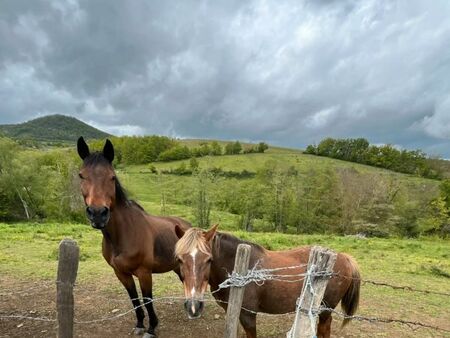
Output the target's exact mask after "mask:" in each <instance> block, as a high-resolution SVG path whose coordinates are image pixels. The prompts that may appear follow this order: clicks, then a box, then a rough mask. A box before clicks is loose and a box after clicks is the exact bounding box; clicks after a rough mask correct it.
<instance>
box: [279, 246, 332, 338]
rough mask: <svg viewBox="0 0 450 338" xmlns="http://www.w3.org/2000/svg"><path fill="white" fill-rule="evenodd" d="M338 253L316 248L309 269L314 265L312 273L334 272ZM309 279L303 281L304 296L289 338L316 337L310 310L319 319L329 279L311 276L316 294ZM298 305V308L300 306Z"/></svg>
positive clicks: (311, 252) (312, 252) (312, 253)
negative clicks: (308, 283) (318, 312)
mask: <svg viewBox="0 0 450 338" xmlns="http://www.w3.org/2000/svg"><path fill="white" fill-rule="evenodd" d="M336 256H337V254H336V252H334V251H332V250H329V249H326V248H322V247H320V246H314V247H312V248H311V251H310V253H309V260H308V268H307V271H309V270H310V267H311V265H314V268H313V270H312V273H315V272H316V273H317V272H329V273H332V272H333V267H334V263H335V262H336ZM306 280H307V277H305V279H304V281H303V288H302V294H301V296H300V298H299V299H302V300H303V301H302V304H299V305H300V306H301V308H300V310H298V309H297V313H296V314H295V321H294V325H293V326H292V328H291V330H290V331H289V332H288V334H287V337H288V338H311V337H316V335H317V332H316V331H317V327H313V325H312V324H311V319H310V318H309V315H308V313H307V312H308V310H309V309H310V308H311V309H312V310H313V313H314V316H315V318H316V319H317V311H318V310H319V307H320V304H321V303H322V299H323V295H324V293H325V289H326V288H327V284H328V280H329V277H320V276H311V277H310V281H311V286H312V289H313V290H314V293H312V292H311V288H310V287H308V285H307V283H306ZM299 305H297V306H299Z"/></svg>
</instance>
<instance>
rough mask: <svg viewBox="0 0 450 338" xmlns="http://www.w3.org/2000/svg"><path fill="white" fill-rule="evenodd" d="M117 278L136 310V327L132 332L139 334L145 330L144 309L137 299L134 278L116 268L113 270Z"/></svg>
mask: <svg viewBox="0 0 450 338" xmlns="http://www.w3.org/2000/svg"><path fill="white" fill-rule="evenodd" d="M114 272H115V274H116V276H117V278H118V279H119V280H120V282H121V283H122V285H123V286H124V287H125V289H126V290H127V292H128V296H130V299H131V302H132V303H133V307H134V309H135V312H136V319H137V323H136V328H135V329H134V333H135V334H137V335H141V334H143V333H144V332H145V327H144V318H145V314H144V310H143V309H142V307H141V301H140V300H139V295H138V293H137V290H136V284H135V283H134V279H133V276H132V275H127V274H124V273H122V272H120V271H118V270H114Z"/></svg>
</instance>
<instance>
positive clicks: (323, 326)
mask: <svg viewBox="0 0 450 338" xmlns="http://www.w3.org/2000/svg"><path fill="white" fill-rule="evenodd" d="M332 320H333V318H332V317H331V313H329V312H322V313H321V314H320V315H319V325H318V326H317V338H330V335H331V321H332Z"/></svg>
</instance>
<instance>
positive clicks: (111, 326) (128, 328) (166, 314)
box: [0, 276, 450, 338]
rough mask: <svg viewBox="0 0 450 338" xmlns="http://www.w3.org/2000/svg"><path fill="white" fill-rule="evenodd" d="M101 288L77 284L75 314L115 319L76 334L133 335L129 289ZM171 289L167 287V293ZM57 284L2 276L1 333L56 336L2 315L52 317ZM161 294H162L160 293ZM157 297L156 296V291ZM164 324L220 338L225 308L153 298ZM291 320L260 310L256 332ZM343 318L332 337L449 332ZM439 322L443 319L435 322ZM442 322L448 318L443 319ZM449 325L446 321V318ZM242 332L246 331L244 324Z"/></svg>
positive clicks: (42, 325) (46, 326)
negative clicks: (195, 314)
mask: <svg viewBox="0 0 450 338" xmlns="http://www.w3.org/2000/svg"><path fill="white" fill-rule="evenodd" d="M102 283H103V284H102V285H103V286H102V287H99V286H98V285H96V284H93V283H83V284H80V285H77V286H76V288H75V307H76V310H75V311H76V313H75V317H76V320H77V321H91V320H97V319H98V320H100V319H102V318H105V317H115V318H114V319H109V320H104V321H98V322H94V323H89V324H88V323H84V324H83V323H79V324H75V336H76V337H80V338H81V337H83V338H88V337H89V338H97V337H98V338H100V337H111V336H113V337H117V338H119V337H129V336H133V334H132V328H133V327H134V324H135V319H134V313H133V312H129V313H127V314H125V315H123V316H120V317H118V316H119V315H121V314H123V313H125V312H127V311H129V310H130V308H131V307H130V304H129V301H128V299H127V296H126V293H125V291H124V290H123V291H122V290H121V286H120V285H119V284H118V281H116V280H114V279H112V278H105V280H103V281H102ZM181 290H182V289H181V285H180V288H179V289H178V290H172V293H171V294H172V295H174V296H178V297H179V296H181V294H179V293H177V292H181ZM167 294H169V293H168V292H167V290H164V296H166V295H167ZM55 295H56V292H55V285H54V282H51V281H47V282H42V281H39V282H38V281H36V282H32V281H28V282H20V283H17V281H14V280H12V279H10V278H5V277H4V276H3V277H0V337H2V338H3V337H8V338H10V337H11V338H14V337H20V338H23V337H55V335H56V324H55V322H54V321H51V322H48V321H36V320H30V319H23V318H1V317H2V316H11V315H22V316H29V317H34V318H47V319H54V318H55V316H56V314H55V306H56V305H55V297H56V296H55ZM161 297H162V296H161ZM155 298H158V296H155ZM155 308H156V311H157V314H158V316H159V320H160V325H159V327H158V330H157V334H158V337H169V338H171V337H174V338H183V337H186V338H188V337H189V338H198V337H201V338H209V337H222V334H223V327H224V316H225V313H224V311H223V309H222V308H221V307H219V306H218V305H217V304H216V303H214V302H212V301H210V302H206V306H205V310H204V315H203V316H202V317H201V318H200V319H196V320H189V319H188V318H187V316H186V314H185V313H184V310H183V301H182V300H181V299H161V298H160V300H159V301H158V302H157V303H155ZM292 322H293V315H292V314H289V315H277V316H271V315H264V314H261V315H258V324H257V325H258V326H257V327H258V337H267V338H269V337H270V338H275V337H277V338H278V337H280V338H281V337H283V338H284V337H286V332H287V331H288V330H289V328H290V326H291V325H292ZM340 324H341V321H340V320H339V319H335V320H334V321H333V329H332V337H343V338H344V337H346V338H347V337H450V335H448V334H444V333H438V332H436V331H432V330H427V329H420V330H416V331H414V330H412V329H410V328H409V327H407V326H401V325H398V324H379V323H375V324H374V323H367V322H352V323H350V324H349V325H348V326H347V327H346V328H345V329H343V330H341V329H340ZM432 324H436V325H437V324H439V323H432ZM440 324H444V325H443V326H444V327H445V326H446V325H445V323H440ZM447 326H448V323H447ZM240 330H241V331H240V334H241V336H244V333H243V330H242V329H240Z"/></svg>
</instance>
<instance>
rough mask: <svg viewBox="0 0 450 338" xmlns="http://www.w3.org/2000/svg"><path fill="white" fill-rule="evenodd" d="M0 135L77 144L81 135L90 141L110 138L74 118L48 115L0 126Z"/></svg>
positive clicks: (106, 134) (19, 138) (17, 138)
mask: <svg viewBox="0 0 450 338" xmlns="http://www.w3.org/2000/svg"><path fill="white" fill-rule="evenodd" d="M0 134H3V135H4V136H6V137H10V138H12V139H16V140H25V139H26V140H35V141H45V142H70V143H72V142H75V141H76V140H77V139H78V137H79V136H80V135H83V136H85V137H87V138H90V139H98V138H105V137H108V136H110V135H109V134H108V133H105V132H103V131H101V130H98V129H96V128H94V127H92V126H90V125H88V124H86V123H84V122H82V121H80V120H78V119H76V118H74V117H71V116H65V115H48V116H43V117H39V118H37V119H34V120H31V121H27V122H24V123H19V124H4V125H0Z"/></svg>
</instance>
